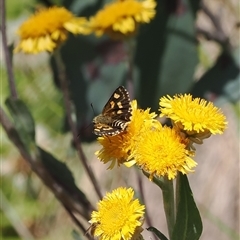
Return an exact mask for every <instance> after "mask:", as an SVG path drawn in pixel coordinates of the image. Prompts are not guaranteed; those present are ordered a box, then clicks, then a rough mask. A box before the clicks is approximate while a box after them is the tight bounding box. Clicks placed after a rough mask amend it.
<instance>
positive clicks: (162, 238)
mask: <svg viewBox="0 0 240 240" xmlns="http://www.w3.org/2000/svg"><path fill="white" fill-rule="evenodd" d="M147 230H148V231H150V232H153V233H154V234H155V235H156V236H157V237H158V238H159V239H161V240H168V239H167V237H166V236H165V235H164V234H163V233H161V232H160V231H159V230H158V229H156V228H154V227H149V228H147Z"/></svg>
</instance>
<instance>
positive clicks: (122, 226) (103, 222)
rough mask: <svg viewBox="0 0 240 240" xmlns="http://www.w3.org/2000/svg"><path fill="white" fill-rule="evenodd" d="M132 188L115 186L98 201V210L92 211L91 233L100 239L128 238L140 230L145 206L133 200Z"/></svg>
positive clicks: (116, 239) (115, 239) (126, 239)
mask: <svg viewBox="0 0 240 240" xmlns="http://www.w3.org/2000/svg"><path fill="white" fill-rule="evenodd" d="M133 195H134V191H133V189H132V188H128V189H127V188H122V187H120V188H117V189H115V190H113V191H112V192H111V193H107V194H106V196H105V197H104V198H103V200H101V201H100V202H99V203H98V211H93V212H92V215H91V220H90V221H89V222H90V223H91V225H92V226H93V231H92V234H93V235H94V236H95V237H99V239H100V240H119V239H125V240H130V239H133V236H134V237H135V235H136V234H135V233H136V232H138V234H140V232H141V231H142V229H141V225H142V224H143V221H142V218H143V215H144V209H145V206H144V205H141V204H140V203H139V201H138V200H137V199H135V200H133Z"/></svg>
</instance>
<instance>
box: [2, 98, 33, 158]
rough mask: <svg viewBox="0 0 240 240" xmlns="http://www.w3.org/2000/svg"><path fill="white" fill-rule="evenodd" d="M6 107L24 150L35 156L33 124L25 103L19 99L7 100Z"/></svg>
mask: <svg viewBox="0 0 240 240" xmlns="http://www.w3.org/2000/svg"><path fill="white" fill-rule="evenodd" d="M6 106H7V108H8V110H9V112H10V114H11V116H12V118H13V120H14V127H15V128H16V130H17V133H16V134H18V137H20V139H21V141H22V143H23V144H24V146H25V148H26V150H28V152H29V153H31V154H34V155H36V154H37V153H36V146H35V124H34V120H33V117H32V115H31V113H30V112H29V110H28V108H27V106H26V105H25V103H24V102H23V101H22V100H20V99H13V98H8V99H7V100H6Z"/></svg>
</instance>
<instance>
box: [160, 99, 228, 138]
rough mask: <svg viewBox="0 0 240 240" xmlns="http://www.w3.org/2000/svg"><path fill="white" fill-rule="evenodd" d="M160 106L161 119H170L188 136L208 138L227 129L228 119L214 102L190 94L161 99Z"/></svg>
mask: <svg viewBox="0 0 240 240" xmlns="http://www.w3.org/2000/svg"><path fill="white" fill-rule="evenodd" d="M159 105H160V111H161V114H160V117H162V116H166V117H169V118H170V119H172V121H173V123H174V124H175V125H176V126H177V127H178V128H180V129H182V130H184V131H185V132H186V133H187V134H188V135H197V136H198V137H200V138H206V137H209V136H210V135H211V134H217V133H219V134H221V133H223V131H224V130H225V129H226V125H227V121H226V117H225V116H224V115H223V114H222V112H221V111H220V109H219V108H217V107H215V106H214V105H213V103H212V102H207V101H206V100H204V99H200V98H195V99H193V98H192V96H191V95H190V94H184V95H175V96H174V97H173V98H171V97H170V96H167V97H162V98H161V99H160V102H159Z"/></svg>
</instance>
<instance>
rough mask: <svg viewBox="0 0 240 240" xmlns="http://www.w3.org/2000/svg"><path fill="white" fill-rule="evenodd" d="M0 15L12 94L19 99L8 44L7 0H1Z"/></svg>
mask: <svg viewBox="0 0 240 240" xmlns="http://www.w3.org/2000/svg"><path fill="white" fill-rule="evenodd" d="M0 15H1V26H0V29H1V32H2V44H3V51H4V53H5V62H6V67H7V73H8V82H9V89H10V95H11V97H12V98H13V99H17V98H18V96H17V90H16V85H15V79H14V75H13V70H12V61H11V59H10V54H9V49H8V46H7V36H6V15H5V0H0Z"/></svg>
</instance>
